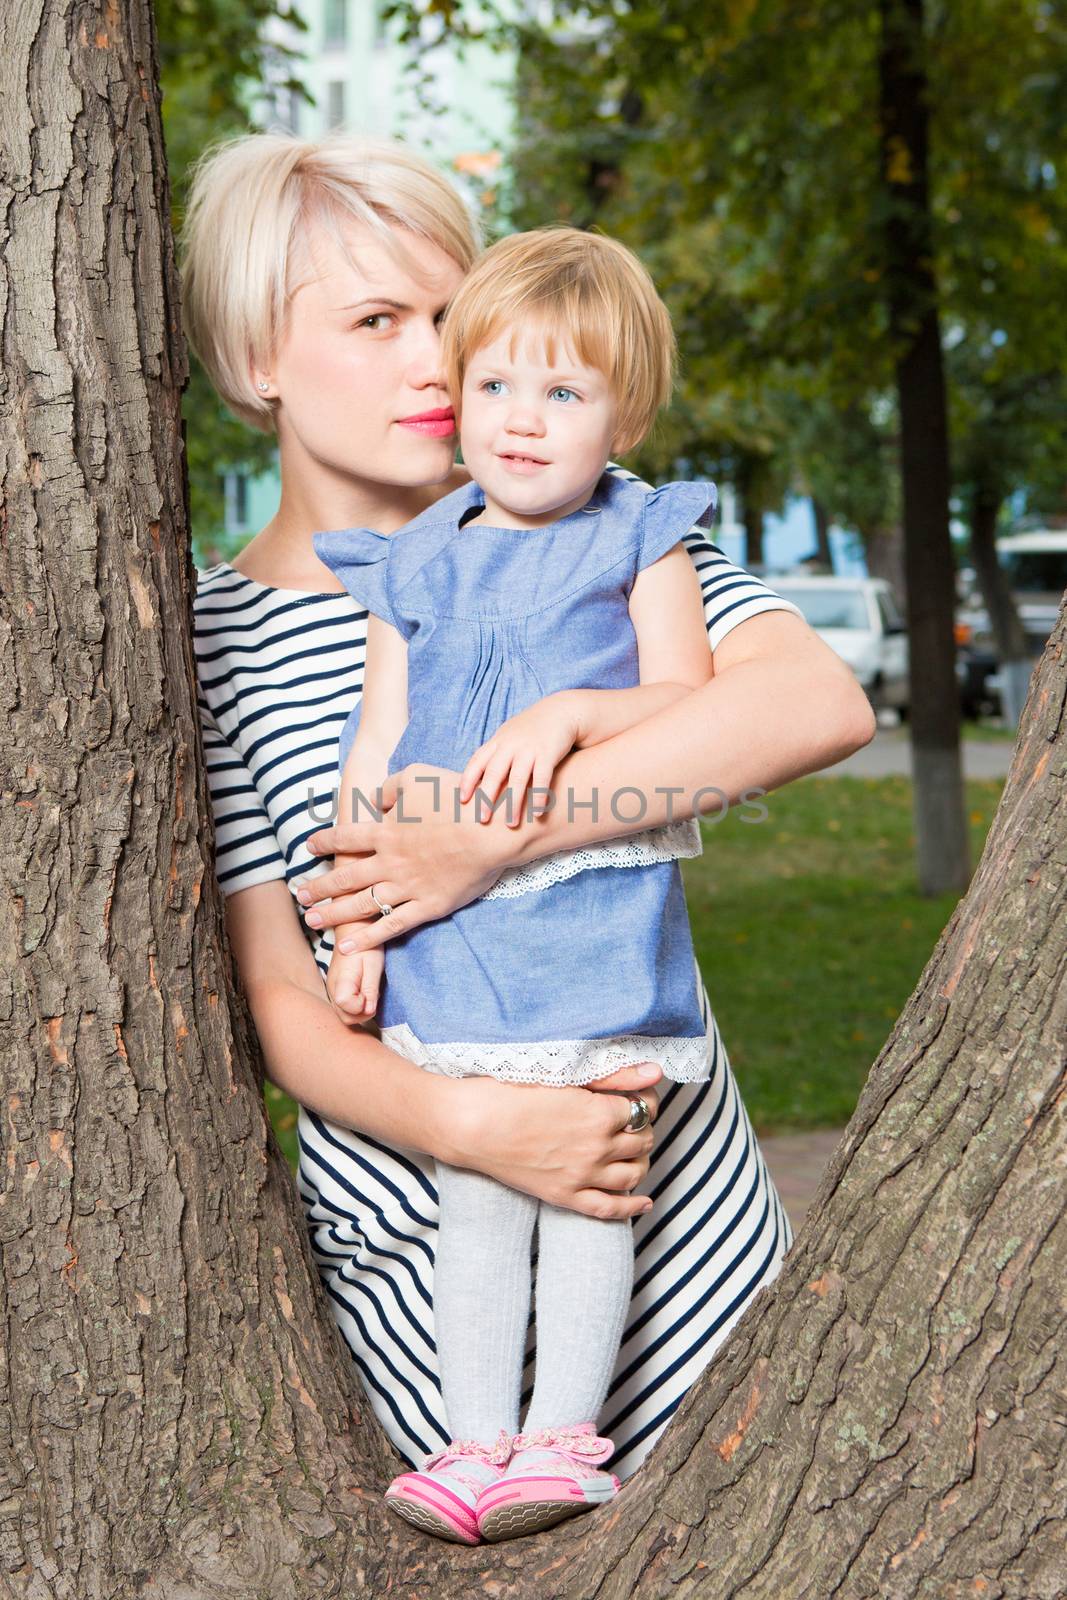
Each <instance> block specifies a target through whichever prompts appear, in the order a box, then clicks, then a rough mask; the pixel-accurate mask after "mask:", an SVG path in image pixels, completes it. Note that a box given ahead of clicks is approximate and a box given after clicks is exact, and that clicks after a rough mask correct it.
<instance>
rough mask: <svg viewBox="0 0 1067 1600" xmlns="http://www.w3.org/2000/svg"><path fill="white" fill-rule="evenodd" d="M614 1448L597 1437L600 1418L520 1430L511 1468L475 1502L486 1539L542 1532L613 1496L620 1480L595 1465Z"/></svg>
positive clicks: (616, 1492) (482, 1532) (611, 1444)
mask: <svg viewBox="0 0 1067 1600" xmlns="http://www.w3.org/2000/svg"><path fill="white" fill-rule="evenodd" d="M614 1449H615V1446H614V1444H613V1443H612V1441H611V1440H610V1439H599V1438H597V1431H596V1423H595V1422H579V1423H576V1424H575V1425H574V1426H573V1427H567V1428H541V1429H539V1430H538V1431H537V1432H536V1433H517V1434H516V1435H515V1437H514V1439H513V1440H512V1456H511V1460H510V1461H509V1463H508V1466H507V1470H506V1471H505V1472H504V1473H503V1475H502V1476H501V1477H500V1479H499V1480H498V1482H496V1483H491V1484H489V1485H488V1487H487V1488H486V1489H484V1490H483V1491H482V1493H481V1494H480V1495H479V1497H478V1500H477V1502H476V1505H475V1513H476V1516H477V1520H478V1531H479V1533H480V1534H481V1536H482V1538H483V1539H488V1540H489V1541H490V1542H495V1541H496V1540H498V1539H513V1538H515V1537H516V1536H518V1535H519V1534H523V1533H537V1532H538V1531H539V1530H540V1529H541V1528H551V1527H552V1526H553V1525H554V1524H555V1523H557V1522H562V1521H563V1520H564V1518H565V1517H573V1516H576V1515H577V1514H578V1513H579V1512H581V1511H592V1509H593V1507H594V1506H600V1505H604V1504H605V1502H606V1501H608V1500H613V1499H614V1498H615V1496H616V1495H617V1494H618V1492H619V1490H620V1489H621V1487H622V1485H621V1483H620V1482H619V1480H618V1478H617V1477H616V1476H615V1474H614V1473H613V1472H597V1471H596V1470H595V1468H594V1463H595V1462H597V1461H606V1460H607V1459H608V1457H609V1456H610V1455H611V1453H612V1451H613V1450H614Z"/></svg>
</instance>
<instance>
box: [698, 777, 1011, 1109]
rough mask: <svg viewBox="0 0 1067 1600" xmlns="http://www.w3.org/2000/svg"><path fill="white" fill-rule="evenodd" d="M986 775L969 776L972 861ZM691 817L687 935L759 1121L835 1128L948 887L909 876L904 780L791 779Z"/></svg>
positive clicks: (989, 807)
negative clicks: (760, 812)
mask: <svg viewBox="0 0 1067 1600" xmlns="http://www.w3.org/2000/svg"><path fill="white" fill-rule="evenodd" d="M1001 787H1002V786H1001V783H1000V781H999V780H983V781H979V780H972V781H970V782H968V784H967V804H968V810H969V815H970V830H971V849H972V862H973V864H977V861H978V857H979V855H980V853H981V849H982V845H983V843H984V840H985V835H986V832H987V830H988V827H989V824H990V822H991V821H992V818H993V812H994V810H995V809H996V805H997V801H998V800H999V798H1000V791H1001ZM763 803H764V804H765V805H766V807H767V811H768V817H767V820H766V821H765V822H761V823H751V822H749V823H745V822H743V821H742V820H741V818H742V816H743V815H746V814H747V815H752V811H751V809H750V808H735V809H734V811H732V812H731V813H730V815H729V816H728V817H727V818H726V819H725V821H723V822H721V823H717V824H712V825H709V824H707V823H705V824H704V830H703V831H704V854H703V856H701V857H700V858H699V859H698V860H695V861H686V862H683V864H682V870H683V873H684V876H685V884H686V897H687V900H688V903H689V913H690V920H691V922H692V927H693V938H694V942H695V944H696V948H697V954H698V957H699V959H700V966H701V970H702V972H703V974H704V981H705V983H706V984H707V988H708V994H709V996H710V997H711V1003H712V1006H713V1008H714V1010H715V1014H716V1017H717V1018H718V1022H719V1028H720V1031H721V1033H722V1036H723V1041H724V1043H725V1045H726V1049H727V1053H728V1055H729V1057H730V1062H731V1065H732V1066H733V1069H734V1073H735V1075H736V1077H737V1081H738V1084H739V1086H740V1089H741V1092H742V1094H743V1096H744V1100H745V1105H746V1107H747V1108H748V1113H749V1116H750V1117H751V1119H752V1122H753V1124H754V1126H755V1128H756V1131H757V1133H775V1132H784V1131H786V1130H788V1129H796V1128H817V1127H839V1126H842V1125H843V1124H844V1123H845V1122H847V1121H848V1119H849V1117H850V1116H851V1115H852V1112H853V1110H854V1109H855V1105H856V1100H857V1098H858V1096H859V1092H860V1089H861V1088H862V1086H863V1083H864V1080H865V1079H866V1077H867V1073H868V1071H869V1070H870V1065H871V1062H872V1061H873V1060H874V1058H875V1056H876V1055H877V1053H878V1051H879V1049H880V1048H881V1046H882V1044H883V1043H884V1041H885V1039H886V1036H887V1035H888V1033H889V1031H890V1029H891V1027H892V1025H893V1022H894V1020H895V1019H896V1017H897V1016H898V1014H899V1012H900V1011H901V1009H902V1008H903V1005H904V1003H905V1001H906V1000H907V998H908V996H909V995H910V993H911V991H912V989H913V988H914V986H915V982H916V980H917V978H918V976H919V974H920V972H921V971H922V969H923V967H924V966H925V964H926V961H927V959H928V958H929V956H930V954H931V952H932V950H933V948H934V945H935V944H936V943H937V939H938V937H939V935H940V933H941V930H942V928H943V927H944V925H945V923H946V922H947V921H948V918H949V916H950V915H951V912H952V909H953V907H954V905H955V903H956V896H954V895H952V894H946V895H941V896H939V897H938V898H936V899H925V898H924V897H923V896H922V895H920V893H919V891H918V886H917V883H916V879H915V848H914V836H913V832H912V828H913V823H912V813H911V783H910V781H909V780H908V779H907V778H877V779H875V778H847V777H840V778H804V779H802V780H800V781H799V782H797V783H793V784H790V785H789V786H788V787H787V788H785V789H782V790H779V791H778V792H776V793H775V794H772V795H770V796H768V797H767V798H766V800H765V801H764V802H763Z"/></svg>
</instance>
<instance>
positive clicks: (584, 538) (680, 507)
mask: <svg viewBox="0 0 1067 1600" xmlns="http://www.w3.org/2000/svg"><path fill="white" fill-rule="evenodd" d="M673 357H674V339H673V334H672V331H671V327H670V321H669V318H668V315H667V312H666V309H665V307H664V306H663V304H662V302H661V301H660V299H659V297H658V296H657V294H656V291H655V289H654V287H653V285H652V282H651V279H650V278H649V277H648V274H647V273H646V272H645V270H644V268H643V267H642V266H641V264H640V263H639V262H638V260H637V258H636V257H635V256H633V255H632V254H631V253H630V252H629V251H628V250H626V249H624V248H623V247H622V246H621V245H619V244H618V243H616V242H615V241H613V240H610V239H607V238H605V237H603V236H600V235H596V234H590V233H582V232H578V231H577V230H574V229H569V228H547V229H539V230H537V231H535V232H532V233H526V234H518V235H514V236H512V237H511V238H509V239H506V240H504V241H502V242H501V243H500V244H497V245H495V246H494V247H493V248H492V249H491V250H489V251H488V252H487V253H486V254H485V255H484V256H483V257H482V258H481V260H480V261H479V262H478V263H477V264H476V266H475V268H474V270H473V271H472V272H471V274H470V276H469V277H468V278H467V279H466V281H465V282H464V284H463V285H462V287H461V288H460V290H459V292H458V294H457V295H456V297H455V300H454V301H453V303H452V305H451V306H450V308H449V311H448V314H447V317H446V320H445V329H444V359H445V364H446V371H447V373H448V377H449V386H450V390H451V393H452V395H453V398H454V403H455V410H456V414H457V421H458V425H459V431H460V442H461V445H462V450H463V459H464V462H465V464H466V466H467V467H468V468H469V470H470V472H471V474H472V479H473V481H472V482H471V483H470V484H469V485H467V486H466V487H465V488H463V489H460V490H459V491H457V492H456V493H454V494H450V495H448V496H447V497H446V498H444V499H442V500H438V501H437V502H436V504H434V505H432V506H431V507H430V508H429V509H428V510H427V511H425V512H423V514H422V515H421V516H419V517H417V518H416V519H415V520H414V521H413V522H411V523H409V524H408V525H407V526H406V527H404V528H401V529H400V530H399V531H397V532H396V533H393V534H391V535H383V534H379V533H376V532H374V531H373V530H371V529H369V528H354V529H347V530H344V531H342V532H338V533H318V534H316V535H315V537H314V546H315V551H316V553H317V555H318V556H319V557H320V559H321V560H322V561H323V562H325V564H326V565H327V566H328V567H330V568H331V569H332V570H333V571H334V572H336V573H337V575H338V576H339V577H340V578H341V580H342V581H343V583H344V584H345V586H346V588H347V589H348V590H349V591H350V592H351V593H352V594H353V595H354V596H355V598H356V599H357V600H358V601H359V602H360V603H361V605H363V606H365V607H366V608H367V610H368V611H369V612H370V613H371V615H370V617H369V619H368V628H367V660H366V669H365V680H364V690H363V696H362V699H361V702H360V704H359V705H358V706H357V708H356V709H355V710H354V711H353V713H352V715H351V717H350V718H349V719H348V721H347V722H346V724H345V726H344V728H343V730H342V734H341V741H340V762H341V769H342V770H341V785H340V788H341V804H340V806H339V817H340V819H341V820H345V821H347V820H359V819H360V818H365V817H366V816H368V815H370V814H371V813H370V811H369V809H368V808H369V807H371V806H373V805H374V804H375V802H376V799H377V796H378V790H379V786H380V784H381V782H382V780H383V778H384V777H385V775H386V773H387V772H388V773H391V772H396V771H399V770H400V768H402V767H404V766H406V765H407V764H408V763H410V762H413V761H418V762H429V763H432V764H433V765H436V766H441V767H445V768H448V769H450V770H452V771H461V772H462V786H461V798H462V800H463V801H464V802H467V801H468V800H471V799H472V797H473V800H474V803H475V804H476V805H481V806H482V807H483V811H490V810H491V808H492V807H494V806H495V805H496V804H502V805H504V806H505V807H506V808H508V818H509V820H510V821H511V822H512V823H517V822H518V820H519V819H520V817H521V814H522V813H521V810H520V808H521V807H522V805H523V804H524V803H526V804H528V806H529V812H528V814H529V815H531V816H532V815H535V814H537V813H538V812H540V811H543V810H544V809H545V808H546V806H547V805H548V804H549V803H550V799H552V800H554V803H557V804H560V803H563V802H564V797H563V796H560V795H556V796H554V797H550V796H549V794H548V792H547V791H548V790H549V786H550V784H551V781H552V774H553V772H554V770H555V768H556V765H557V763H558V762H559V761H561V760H562V758H563V757H564V756H565V755H566V754H567V753H568V752H569V751H570V750H572V749H574V748H581V747H584V746H588V745H595V744H597V743H599V742H601V741H602V740H605V739H609V738H611V737H612V736H613V735H614V734H616V733H618V732H621V731H622V730H623V729H625V728H628V727H630V726H632V725H633V724H634V723H636V722H638V721H641V720H642V719H643V718H645V717H647V716H650V715H652V714H653V713H654V712H656V711H658V710H660V709H662V708H663V707H664V706H665V705H667V704H668V703H670V702H671V701H673V700H675V699H677V698H679V697H680V696H682V695H685V694H688V693H690V692H691V691H692V690H693V689H695V688H698V687H699V686H700V685H701V684H703V683H706V682H707V680H708V679H709V678H710V677H711V674H712V663H711V654H710V651H709V648H708V638H707V632H706V629H705V623H704V614H703V606H702V602H701V594H700V585H699V580H698V577H697V574H696V571H695V568H694V566H693V563H692V560H691V558H690V557H689V555H688V554H687V552H686V550H685V547H684V545H682V544H681V543H680V540H681V539H682V535H683V534H684V533H685V532H686V530H687V529H688V528H689V527H690V526H691V525H692V524H693V522H694V521H700V522H702V523H705V524H706V523H707V522H709V521H710V518H711V513H712V511H713V509H714V503H715V489H714V485H712V484H699V483H672V484H668V485H667V486H666V487H665V488H662V489H658V490H656V491H654V492H652V493H649V492H648V491H647V490H646V489H645V488H644V487H643V486H641V485H639V484H635V483H633V482H630V481H626V480H624V479H623V478H622V477H621V476H619V475H617V474H616V473H614V472H612V471H606V470H605V469H606V465H607V462H608V461H609V459H610V458H611V457H612V456H613V455H616V454H620V453H622V452H625V451H627V450H631V449H633V448H634V447H635V446H636V445H637V444H639V443H640V441H641V439H642V438H643V437H644V436H645V434H646V433H647V432H648V430H649V428H650V427H651V425H652V422H653V421H654V419H655V416H656V413H657V411H658V410H659V408H660V406H662V405H663V404H664V403H665V402H666V400H667V399H668V398H669V395H670V388H671V372H672V365H673ZM476 791H478V792H477V793H476ZM597 804H598V805H611V806H612V807H613V808H614V809H615V813H616V814H617V815H618V817H619V819H620V821H624V820H636V819H637V818H638V817H639V816H640V814H641V808H642V806H643V805H644V804H645V802H644V801H643V799H642V796H641V795H640V793H639V792H638V791H636V790H633V789H627V790H622V791H620V792H619V793H618V794H617V795H616V794H611V795H609V794H601V795H599V796H598V797H597ZM700 850H701V843H700V830H699V825H698V824H697V822H696V821H695V820H684V821H682V822H675V823H669V824H666V825H663V826H660V827H655V828H650V829H646V830H645V831H644V832H641V833H631V834H630V835H628V836H626V837H623V838H620V839H616V840H609V841H606V842H604V843H601V844H598V845H596V846H592V847H590V848H588V849H580V850H572V851H567V852H561V853H559V854H557V855H554V856H550V857H548V858H546V859H543V860H541V861H538V862H536V863H534V864H533V865H532V866H529V867H515V868H511V869H509V871H507V872H505V873H504V874H503V875H502V877H501V878H500V879H498V881H497V882H496V883H495V884H494V885H493V886H492V888H491V889H489V890H488V891H487V892H486V893H485V894H483V895H481V896H480V897H479V898H478V899H477V900H475V901H473V902H471V903H470V904H469V905H466V906H463V907H461V908H460V909H459V910H458V911H455V912H453V913H452V915H450V916H448V917H443V918H441V919H440V920H438V921H436V922H431V923H428V924H425V925H424V926H422V927H418V928H415V929H413V930H412V931H411V932H410V933H407V934H404V935H401V936H399V937H397V938H396V939H393V940H391V941H390V943H389V944H388V947H387V950H386V951H385V952H384V974H383V952H382V951H381V950H373V951H368V952H366V953H360V952H359V951H358V950H357V949H355V948H354V946H353V944H352V942H351V940H350V938H349V937H347V936H349V935H350V934H351V932H352V929H353V927H354V926H358V925H349V926H348V927H344V926H342V927H338V928H337V930H336V932H335V941H336V943H335V949H334V953H333V956H332V959H331V963H330V972H329V979H328V989H329V992H330V997H331V1000H332V1002H333V1004H334V1005H335V1006H336V1007H337V1009H338V1011H339V1012H340V1013H341V1015H342V1016H344V1017H345V1018H346V1020H348V1021H350V1022H358V1021H360V1020H366V1019H367V1018H369V1017H371V1016H372V1015H373V1014H374V1013H375V1011H376V1010H377V1008H378V1003H379V998H380V1002H381V1010H380V1013H379V1024H380V1028H381V1037H382V1041H383V1042H384V1043H385V1044H388V1045H389V1046H390V1047H391V1048H392V1049H394V1050H397V1051H399V1053H400V1054H401V1055H404V1056H406V1057H408V1058H410V1059H411V1060H413V1061H415V1062H417V1063H419V1064H420V1065H422V1066H424V1067H425V1068H426V1070H427V1071H431V1072H443V1073H448V1074H451V1075H453V1076H462V1075H465V1074H470V1073H476V1074H483V1073H484V1074H490V1075H493V1076H496V1077H500V1078H505V1079H510V1080H512V1081H515V1080H518V1081H521V1082H534V1083H546V1084H557V1085H566V1084H584V1083H589V1082H590V1081H592V1080H593V1079H596V1078H599V1077H603V1076H606V1075H607V1074H608V1073H611V1072H613V1071H615V1070H616V1069H617V1068H618V1067H621V1066H624V1065H629V1064H631V1063H633V1062H637V1061H645V1060H649V1059H653V1058H654V1059H655V1060H656V1061H657V1062H659V1063H660V1065H661V1066H662V1069H663V1072H664V1075H665V1076H666V1077H667V1078H670V1079H675V1080H678V1081H687V1082H688V1081H692V1080H695V1079H706V1078H708V1077H710V1072H711V1061H710V1053H709V1042H708V1038H707V1035H706V1030H705V1025H704V1023H703V1022H702V1019H701V1009H700V1000H699V981H698V973H697V968H696V962H695V958H694V954H693V947H692V940H691V936H690V931H689V924H688V919H687V915H686V908H685V900H684V896H683V892H682V880H681V873H680V870H679V867H678V858H679V857H683V856H694V855H699V854H700ZM382 891H383V893H386V896H387V891H386V889H385V886H382ZM376 898H378V897H377V896H376ZM437 1179H438V1189H439V1197H440V1220H439V1234H438V1243H437V1252H436V1263H435V1269H434V1322H435V1335H436V1343H437V1355H438V1362H439V1369H440V1377H441V1389H442V1395H443V1398H444V1404H445V1411H446V1415H447V1418H448V1424H449V1431H450V1435H451V1438H450V1442H449V1444H448V1445H447V1446H446V1447H445V1448H444V1449H443V1450H439V1451H437V1452H435V1453H434V1454H433V1455H431V1456H430V1457H429V1458H428V1460H427V1461H426V1462H424V1463H423V1466H422V1468H421V1470H420V1471H415V1472H407V1473H403V1474H401V1476H399V1477H398V1478H396V1479H395V1480H394V1481H393V1482H392V1483H391V1484H390V1486H389V1488H388V1490H387V1491H386V1498H387V1502H388V1504H389V1505H391V1506H392V1507H393V1509H394V1510H395V1511H396V1512H398V1513H399V1514H400V1515H402V1516H403V1517H405V1518H406V1519H407V1520H408V1521H410V1522H413V1523H415V1524H417V1525H418V1526H420V1527H423V1528H425V1529H427V1530H429V1531H430V1532H431V1533H434V1534H436V1535H438V1536H440V1537H443V1538H447V1539H456V1540H460V1541H463V1542H466V1543H469V1544H476V1543H478V1541H479V1538H484V1539H491V1540H492V1539H502V1538H507V1537H510V1536H512V1535H514V1534H519V1533H529V1532H533V1531H535V1530H537V1529H539V1528H544V1527H548V1526H550V1525H551V1524H553V1523H555V1522H558V1521H560V1520H561V1519H562V1518H564V1517H568V1516H572V1515H574V1514H575V1513H577V1512H582V1511H586V1510H588V1509H590V1508H591V1507H593V1506H595V1505H599V1504H601V1503H603V1502H604V1501H606V1500H610V1499H611V1498H612V1497H613V1496H614V1495H615V1494H616V1493H617V1492H618V1489H619V1480H618V1478H616V1477H615V1476H614V1475H613V1474H611V1473H609V1472H604V1471H598V1470H597V1465H598V1463H602V1462H604V1461H606V1460H607V1459H608V1458H609V1457H610V1456H611V1454H612V1451H613V1449H614V1446H613V1443H612V1441H611V1440H610V1439H605V1438H601V1437H599V1436H598V1435H597V1431H596V1430H597V1416H598V1413H599V1411H600V1409H601V1407H602V1405H603V1404H604V1401H605V1398H606V1396H607V1392H608V1386H609V1382H610V1379H611V1376H612V1372H613V1369H614V1366H615V1362H616V1359H617V1356H618V1352H619V1345H620V1341H621V1338H622V1333H623V1328H624V1324H625V1320H626V1314H627V1309H628V1305H629V1300H630V1294H631V1289H632V1282H633V1236H632V1232H631V1227H630V1223H629V1221H628V1220H626V1221H600V1220H598V1219H596V1218H591V1217H587V1216H583V1215H580V1214H578V1213H576V1212H574V1211H571V1210H567V1209H564V1208H562V1207H557V1206H552V1205H549V1204H547V1203H545V1202H539V1201H538V1200H537V1199H535V1198H533V1197H532V1196H530V1195H528V1194H525V1193H520V1192H518V1191H516V1190H512V1189H509V1188H508V1187H506V1186H505V1185H504V1184H501V1183H497V1182H495V1181H494V1180H492V1179H490V1178H487V1177H485V1176H484V1175H482V1174H480V1173H476V1172H472V1171H468V1170H466V1169H456V1168H453V1167H449V1166H447V1165H445V1164H443V1163H441V1162H438V1163H437ZM535 1222H536V1224H537V1230H538V1231H537V1252H538V1263H537V1291H536V1316H537V1324H536V1326H537V1360H536V1380H535V1385H534V1391H533V1397H532V1399H531V1403H530V1407H529V1411H528V1414H527V1416H526V1418H525V1424H524V1430H523V1432H521V1433H519V1432H517V1429H518V1426H519V1414H518V1413H519V1400H520V1383H521V1374H522V1366H523V1355H524V1349H525V1342H526V1330H527V1324H528V1321H529V1312H530V1298H531V1275H532V1274H531V1245H532V1236H533V1229H534V1224H535Z"/></svg>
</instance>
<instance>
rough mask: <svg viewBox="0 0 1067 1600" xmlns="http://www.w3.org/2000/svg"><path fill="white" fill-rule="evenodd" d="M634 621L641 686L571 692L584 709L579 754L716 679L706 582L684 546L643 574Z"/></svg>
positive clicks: (633, 596) (633, 594)
mask: <svg viewBox="0 0 1067 1600" xmlns="http://www.w3.org/2000/svg"><path fill="white" fill-rule="evenodd" d="M630 621H631V622H632V623H633V625H634V632H635V633H636V635H637V651H638V662H639V669H640V676H641V682H640V685H639V686H638V687H637V688H634V689H570V690H566V691H565V693H566V694H567V695H568V696H572V697H574V699H575V703H576V705H577V708H578V714H577V720H578V738H577V740H576V742H575V748H576V749H578V750H585V749H587V748H588V747H589V746H590V745H594V744H602V743H603V741H604V740H605V739H613V738H614V737H615V735H616V734H617V733H625V731H626V729H627V728H632V727H633V726H634V724H635V723H637V722H643V721H644V720H645V718H646V717H651V716H654V715H655V714H656V712H657V711H662V710H663V709H664V708H665V707H666V706H669V705H671V704H672V703H673V702H674V701H675V700H681V699H683V698H684V697H685V696H686V695H687V694H690V693H691V692H692V690H694V689H699V688H700V687H701V685H702V684H705V683H707V682H708V680H709V679H710V678H711V677H713V676H714V670H715V669H714V666H713V665H712V659H711V651H710V649H709V648H708V630H707V623H706V622H705V620H704V599H703V596H702V595H701V592H700V579H699V577H698V576H697V571H696V568H695V567H694V565H693V562H692V559H691V558H690V556H689V552H688V551H687V550H686V548H685V545H684V544H681V543H678V544H676V545H675V546H674V548H673V550H668V551H667V553H666V555H663V556H660V558H659V560H658V561H653V562H652V564H651V565H650V566H647V567H644V568H642V570H641V571H640V572H639V573H638V574H637V577H636V578H635V579H634V584H633V588H632V589H631V590H630Z"/></svg>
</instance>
